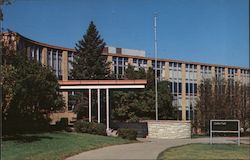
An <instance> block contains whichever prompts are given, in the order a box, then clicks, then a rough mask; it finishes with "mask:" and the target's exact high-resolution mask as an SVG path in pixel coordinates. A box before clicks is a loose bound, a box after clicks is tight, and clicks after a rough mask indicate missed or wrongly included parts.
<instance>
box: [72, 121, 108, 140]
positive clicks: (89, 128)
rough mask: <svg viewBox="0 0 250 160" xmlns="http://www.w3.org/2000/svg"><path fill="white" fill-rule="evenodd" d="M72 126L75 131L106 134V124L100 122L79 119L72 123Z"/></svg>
mask: <svg viewBox="0 0 250 160" xmlns="http://www.w3.org/2000/svg"><path fill="white" fill-rule="evenodd" d="M74 128H75V131H76V132H81V133H89V134H97V135H103V136H106V135H107V133H106V126H105V125H104V124H102V123H95V122H86V121H83V120H79V121H77V122H75V123H74Z"/></svg>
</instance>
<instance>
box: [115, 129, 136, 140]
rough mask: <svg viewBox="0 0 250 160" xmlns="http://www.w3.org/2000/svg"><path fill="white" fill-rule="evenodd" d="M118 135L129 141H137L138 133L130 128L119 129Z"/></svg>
mask: <svg viewBox="0 0 250 160" xmlns="http://www.w3.org/2000/svg"><path fill="white" fill-rule="evenodd" d="M117 134H118V136H119V137H122V138H124V139H129V140H136V137H137V132H136V130H134V129H129V128H119V129H118V130H117Z"/></svg>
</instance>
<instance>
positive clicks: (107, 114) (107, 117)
mask: <svg viewBox="0 0 250 160" xmlns="http://www.w3.org/2000/svg"><path fill="white" fill-rule="evenodd" d="M106 126H107V128H106V130H107V131H108V130H109V89H108V88H107V89H106Z"/></svg>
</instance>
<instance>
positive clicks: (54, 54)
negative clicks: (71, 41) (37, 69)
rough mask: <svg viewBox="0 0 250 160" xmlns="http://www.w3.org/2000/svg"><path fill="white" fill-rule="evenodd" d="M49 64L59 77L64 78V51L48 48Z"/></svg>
mask: <svg viewBox="0 0 250 160" xmlns="http://www.w3.org/2000/svg"><path fill="white" fill-rule="evenodd" d="M47 64H48V65H49V66H50V67H51V68H52V69H53V71H54V73H55V75H56V76H57V78H58V79H60V80H61V79H62V51H60V50H55V49H48V50H47Z"/></svg>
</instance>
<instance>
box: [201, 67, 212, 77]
mask: <svg viewBox="0 0 250 160" xmlns="http://www.w3.org/2000/svg"><path fill="white" fill-rule="evenodd" d="M211 70H212V69H211V66H203V65H202V66H201V78H202V79H211V78H212V71H211Z"/></svg>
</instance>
